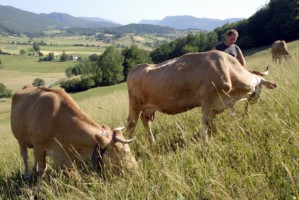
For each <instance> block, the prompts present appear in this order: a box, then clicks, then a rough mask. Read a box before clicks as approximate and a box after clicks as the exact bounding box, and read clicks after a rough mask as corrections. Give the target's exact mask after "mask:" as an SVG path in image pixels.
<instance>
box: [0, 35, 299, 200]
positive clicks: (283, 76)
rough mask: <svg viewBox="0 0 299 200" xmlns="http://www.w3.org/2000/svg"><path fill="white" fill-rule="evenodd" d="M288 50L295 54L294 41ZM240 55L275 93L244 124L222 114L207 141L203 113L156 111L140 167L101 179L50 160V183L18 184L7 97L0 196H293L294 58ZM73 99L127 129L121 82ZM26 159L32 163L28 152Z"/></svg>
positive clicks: (1, 126)
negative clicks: (151, 140)
mask: <svg viewBox="0 0 299 200" xmlns="http://www.w3.org/2000/svg"><path fill="white" fill-rule="evenodd" d="M288 45H289V50H290V51H291V52H296V53H297V55H299V41H295V42H293V43H290V44H288ZM245 55H246V57H245V59H246V61H247V67H248V68H250V69H259V70H263V69H264V68H265V67H266V66H267V65H269V66H270V74H269V76H267V77H266V78H267V79H268V80H272V81H275V82H276V83H277V84H278V88H277V89H275V90H272V91H270V90H266V89H264V92H263V94H262V96H261V99H260V101H259V102H258V104H256V105H253V106H251V107H250V112H249V115H248V116H247V118H245V119H244V120H241V118H240V117H241V111H242V110H243V108H244V104H243V103H241V104H240V105H239V107H238V109H237V116H236V117H234V118H231V117H230V115H229V114H228V112H225V113H223V114H221V115H219V116H218V117H217V122H216V124H217V128H218V131H217V133H215V134H213V137H212V138H211V139H210V140H209V142H207V143H204V142H202V141H201V140H199V139H198V138H196V137H194V136H196V135H197V133H198V132H199V129H200V124H199V119H200V116H201V111H200V109H193V110H191V111H189V112H186V113H183V114H180V115H175V116H169V115H163V114H161V113H157V115H156V118H155V121H154V122H153V124H152V128H153V132H154V133H155V136H156V138H157V143H156V144H155V145H153V146H149V144H148V141H147V135H146V134H145V133H144V129H143V127H142V125H141V124H140V123H138V126H137V129H136V132H135V136H136V137H137V141H136V142H135V143H133V144H131V145H130V147H131V149H132V151H133V153H134V155H135V156H136V158H137V160H138V161H139V168H138V169H137V170H136V171H135V172H133V173H128V174H124V175H115V174H109V173H107V174H106V176H105V177H103V176H101V175H100V174H97V173H95V172H94V171H93V170H92V169H90V168H89V167H87V168H84V169H82V168H80V167H78V169H77V171H76V173H75V176H72V177H69V176H67V175H66V174H64V173H61V170H59V169H57V166H56V165H55V164H54V163H53V162H51V159H48V161H49V165H50V167H51V168H53V169H54V170H53V171H52V173H51V174H50V175H49V176H48V177H47V178H45V179H40V178H36V177H35V178H32V179H30V180H29V181H26V180H23V179H22V173H23V161H22V159H21V156H20V154H19V147H18V144H17V141H16V140H15V138H14V137H13V135H12V133H11V129H10V124H9V123H10V122H9V118H8V117H9V112H10V107H9V106H10V99H8V100H7V102H4V103H3V102H0V132H1V134H0V198H1V199H29V198H34V197H35V198H38V199H161V200H165V199H188V200H189V199H194V200H195V199H298V198H299V192H298V191H299V170H298V168H299V132H298V130H299V123H298V120H299V107H298V105H299V96H298V88H299V82H298V77H299V68H298V60H299V58H298V57H296V58H295V59H293V60H289V61H286V62H285V61H284V62H283V63H282V64H273V63H272V61H271V56H270V52H269V49H268V47H265V48H263V49H259V50H255V49H252V50H250V51H248V52H245ZM0 71H1V70H0ZM18 75H19V76H21V72H19V74H18ZM0 77H1V80H2V77H3V76H2V75H0ZM3 80H6V78H5V77H4V79H3ZM72 96H73V97H74V99H75V101H76V102H77V103H78V104H79V106H80V107H81V108H82V110H84V111H85V112H87V113H88V114H89V115H90V116H91V117H92V118H93V119H95V120H96V121H97V122H99V123H100V124H107V125H109V126H111V127H117V126H120V125H124V124H125V122H126V118H127V114H128V96H127V91H126V85H125V84H121V85H118V86H113V87H109V88H96V89H92V90H88V91H86V92H83V93H80V94H74V95H72ZM30 158H31V164H32V155H30Z"/></svg>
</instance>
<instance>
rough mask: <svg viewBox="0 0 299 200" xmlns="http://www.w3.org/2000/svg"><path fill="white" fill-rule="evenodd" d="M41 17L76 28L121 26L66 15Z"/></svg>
mask: <svg viewBox="0 0 299 200" xmlns="http://www.w3.org/2000/svg"><path fill="white" fill-rule="evenodd" d="M40 15H42V16H45V17H47V18H49V19H52V20H54V21H57V22H59V23H63V24H65V25H67V26H70V27H74V28H99V27H117V26H120V24H116V23H114V22H109V21H108V20H101V21H97V20H96V21H95V20H91V19H89V18H85V19H84V18H82V17H73V16H72V15H69V14H65V13H56V12H53V13H50V14H40Z"/></svg>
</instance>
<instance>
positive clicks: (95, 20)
mask: <svg viewBox="0 0 299 200" xmlns="http://www.w3.org/2000/svg"><path fill="white" fill-rule="evenodd" d="M78 18H80V19H85V20H89V21H93V22H109V23H113V24H118V25H120V26H121V24H119V23H116V22H114V21H112V20H109V19H103V18H100V17H78Z"/></svg>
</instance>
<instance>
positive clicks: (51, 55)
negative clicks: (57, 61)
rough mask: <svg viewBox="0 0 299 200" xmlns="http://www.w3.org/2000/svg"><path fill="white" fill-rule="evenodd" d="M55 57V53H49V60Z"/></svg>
mask: <svg viewBox="0 0 299 200" xmlns="http://www.w3.org/2000/svg"><path fill="white" fill-rule="evenodd" d="M54 58H55V56H54V53H49V54H48V60H49V61H52V60H54Z"/></svg>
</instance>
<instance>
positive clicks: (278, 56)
mask: <svg viewBox="0 0 299 200" xmlns="http://www.w3.org/2000/svg"><path fill="white" fill-rule="evenodd" d="M271 52H272V60H273V62H277V60H278V61H279V63H281V60H282V59H283V58H284V59H285V60H286V59H288V58H293V56H294V55H295V54H290V53H289V52H288V47H287V44H286V42H285V41H284V40H277V41H275V42H273V44H272V48H271Z"/></svg>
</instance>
